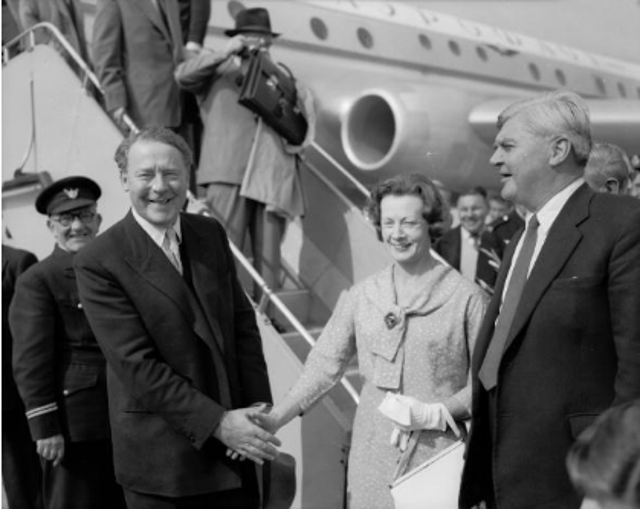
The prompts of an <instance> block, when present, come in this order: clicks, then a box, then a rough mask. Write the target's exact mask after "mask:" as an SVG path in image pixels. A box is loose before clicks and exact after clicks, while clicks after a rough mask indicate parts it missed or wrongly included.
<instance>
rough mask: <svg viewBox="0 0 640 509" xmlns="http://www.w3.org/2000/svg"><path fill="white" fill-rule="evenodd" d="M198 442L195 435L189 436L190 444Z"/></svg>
mask: <svg viewBox="0 0 640 509" xmlns="http://www.w3.org/2000/svg"><path fill="white" fill-rule="evenodd" d="M195 441H196V437H194V436H193V435H189V442H191V443H193V442H195Z"/></svg>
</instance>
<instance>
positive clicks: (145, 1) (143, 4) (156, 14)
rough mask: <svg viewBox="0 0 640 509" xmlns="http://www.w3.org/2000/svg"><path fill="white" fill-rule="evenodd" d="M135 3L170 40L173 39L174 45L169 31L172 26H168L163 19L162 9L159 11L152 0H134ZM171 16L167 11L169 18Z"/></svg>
mask: <svg viewBox="0 0 640 509" xmlns="http://www.w3.org/2000/svg"><path fill="white" fill-rule="evenodd" d="M158 1H161V0H158ZM133 5H135V6H137V7H138V9H140V11H142V13H143V14H144V15H145V16H147V18H149V19H150V20H151V22H152V23H153V24H154V25H155V26H156V27H157V28H158V30H160V31H161V32H162V35H164V36H165V37H166V39H167V40H168V41H171V43H172V45H173V38H172V37H171V34H170V33H169V30H170V27H168V26H167V24H166V23H165V22H164V20H163V19H162V16H161V14H160V11H158V8H156V6H155V5H153V2H152V0H136V1H135V2H133ZM165 12H166V11H165ZM169 18H170V16H169V13H167V20H169Z"/></svg>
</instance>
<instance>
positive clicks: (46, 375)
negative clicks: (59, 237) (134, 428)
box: [9, 245, 109, 442]
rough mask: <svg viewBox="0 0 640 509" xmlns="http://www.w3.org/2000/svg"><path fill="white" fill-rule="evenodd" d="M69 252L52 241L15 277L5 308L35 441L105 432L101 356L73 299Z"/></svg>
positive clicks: (99, 437) (92, 436)
mask: <svg viewBox="0 0 640 509" xmlns="http://www.w3.org/2000/svg"><path fill="white" fill-rule="evenodd" d="M73 257H74V254H72V253H69V252H67V251H64V250H63V249H61V248H60V247H58V246H57V245H56V247H55V248H54V250H53V253H52V254H51V255H50V256H49V257H47V258H45V259H44V260H42V261H41V262H40V263H37V264H36V265H34V266H32V267H31V268H29V270H27V271H26V272H25V273H24V274H23V275H22V276H21V277H20V278H18V282H17V285H16V292H15V296H14V298H13V301H12V303H11V307H10V311H9V323H10V325H11V331H12V333H13V337H14V347H13V370H14V375H15V379H16V384H17V386H18V389H19V391H20V395H21V396H22V400H23V401H24V404H25V407H26V412H27V417H28V422H29V427H30V430H31V436H32V438H33V440H38V439H41V438H48V437H51V436H54V435H58V434H62V435H64V437H65V438H66V439H67V440H70V441H72V442H82V441H86V440H102V439H108V438H109V419H108V409H107V388H106V362H105V359H104V357H103V355H102V353H101V352H100V348H99V347H98V343H97V342H96V339H95V336H94V335H93V332H92V331H91V328H90V327H89V323H88V322H87V319H86V317H85V314H84V309H83V308H82V304H80V299H79V298H78V289H77V286H76V278H75V273H74V270H73Z"/></svg>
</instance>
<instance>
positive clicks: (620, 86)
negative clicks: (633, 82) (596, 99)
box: [618, 83, 627, 97]
mask: <svg viewBox="0 0 640 509" xmlns="http://www.w3.org/2000/svg"><path fill="white" fill-rule="evenodd" d="M618 93H619V94H620V97H627V89H626V88H624V85H623V84H622V83H618Z"/></svg>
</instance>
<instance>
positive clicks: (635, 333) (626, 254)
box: [460, 91, 640, 509]
mask: <svg viewBox="0 0 640 509" xmlns="http://www.w3.org/2000/svg"><path fill="white" fill-rule="evenodd" d="M498 128H499V130H500V131H499V133H498V135H497V137H496V142H495V147H496V149H495V152H494V154H493V156H492V158H491V163H492V164H494V165H495V166H497V167H498V169H499V171H500V175H501V177H502V186H503V187H502V196H503V197H504V198H505V199H508V200H512V201H513V202H514V203H516V204H519V205H522V206H523V207H525V208H526V209H527V211H528V213H529V215H528V217H527V226H526V231H525V233H524V234H521V235H519V236H516V237H515V238H514V239H513V240H512V241H511V243H510V244H509V246H508V248H507V250H506V252H505V257H504V261H503V264H502V268H501V270H500V274H499V276H498V281H497V284H496V290H495V294H494V297H493V299H492V301H491V303H490V305H489V308H488V310H487V314H486V317H485V320H484V323H483V326H482V328H481V331H480V333H479V337H478V340H477V342H476V350H475V353H474V357H473V360H472V376H473V406H472V412H473V425H472V428H471V434H470V437H469V441H468V450H467V457H466V463H465V467H464V472H463V478H462V486H461V492H460V507H461V508H471V507H489V508H495V507H499V508H500V509H515V508H525V507H526V508H545V509H555V508H557V509H561V508H562V509H572V508H578V507H580V505H581V497H580V496H579V495H578V494H577V493H576V492H575V491H574V489H573V488H572V485H571V482H570V480H569V477H568V475H567V471H566V467H565V458H566V455H567V452H568V450H569V448H570V446H571V445H572V443H573V442H574V440H575V438H576V437H577V436H578V435H579V434H580V432H581V431H582V430H583V429H584V428H585V427H586V426H588V425H589V424H590V423H591V422H592V421H593V420H594V419H595V417H596V416H597V415H598V414H600V413H601V412H603V411H604V410H606V409H607V408H608V407H609V406H611V405H612V404H615V403H621V402H623V401H627V400H630V399H633V398H638V397H639V396H640V313H638V309H640V284H638V282H639V281H640V204H639V203H637V201H634V200H633V199H631V198H627V197H624V196H611V195H608V194H601V193H594V192H593V191H592V190H591V189H590V188H589V187H588V186H587V185H586V184H585V183H584V179H583V177H582V175H583V171H584V167H585V165H586V163H587V159H588V157H589V152H590V149H591V134H590V123H589V112H588V109H587V107H586V105H585V103H584V101H583V100H582V99H581V98H580V97H579V96H578V95H576V94H575V93H573V92H568V91H557V92H552V93H549V94H546V95H543V96H540V97H536V98H533V99H529V100H524V101H521V102H518V103H515V104H514V105H512V106H510V107H509V108H507V109H506V110H505V111H503V112H502V113H501V114H500V116H499V118H498Z"/></svg>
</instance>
